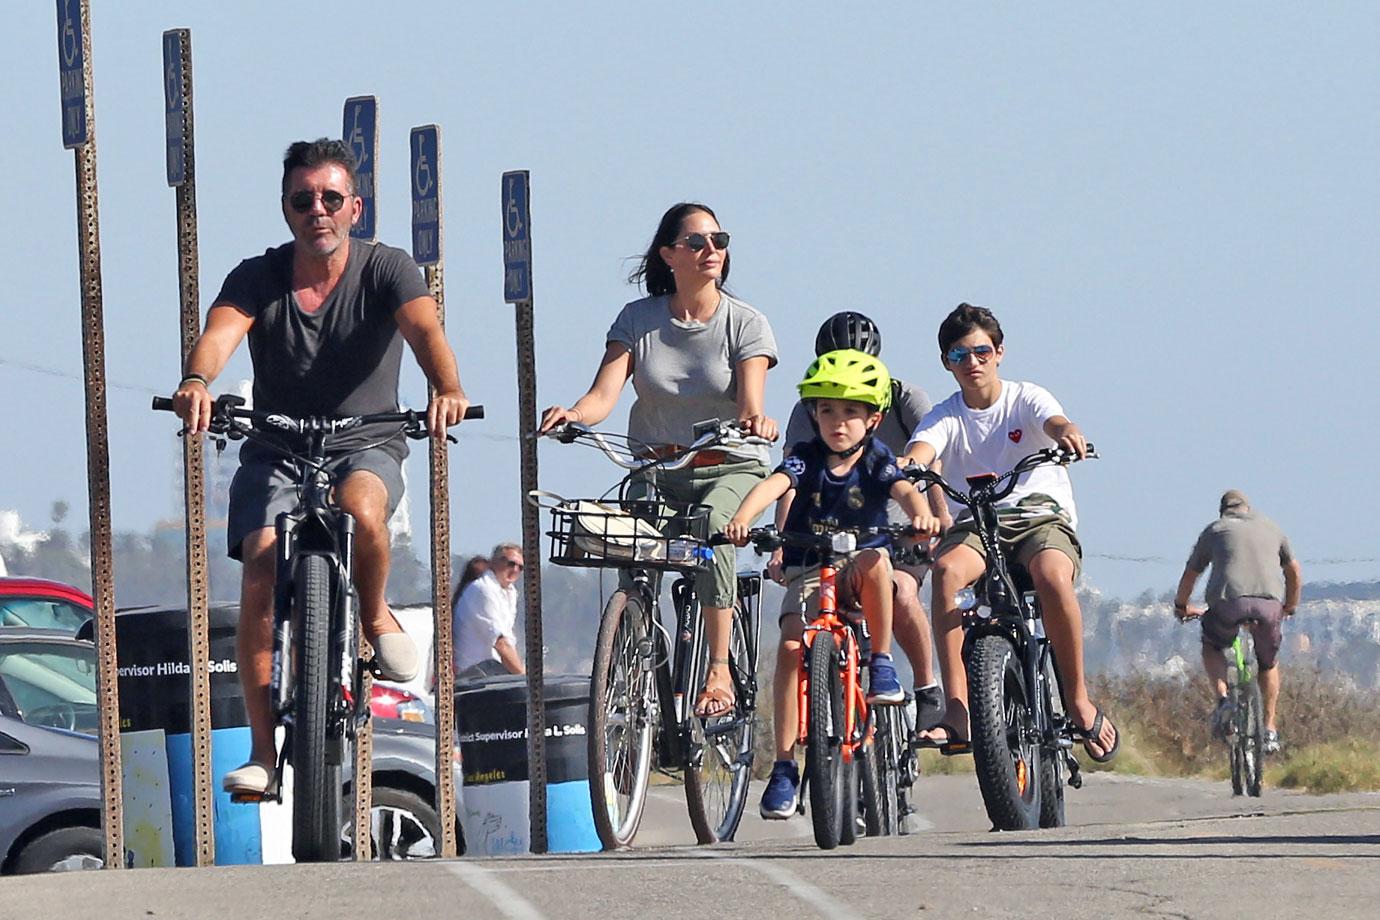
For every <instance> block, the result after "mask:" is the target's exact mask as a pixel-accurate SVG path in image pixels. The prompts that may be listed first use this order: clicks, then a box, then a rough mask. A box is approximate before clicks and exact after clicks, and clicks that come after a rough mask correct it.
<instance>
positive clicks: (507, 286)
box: [503, 169, 547, 853]
mask: <svg viewBox="0 0 1380 920" xmlns="http://www.w3.org/2000/svg"><path fill="white" fill-rule="evenodd" d="M528 179H529V176H528V172H527V170H525V169H522V170H516V171H513V172H505V173H504V174H503V299H504V300H505V301H507V302H508V303H511V304H513V306H514V307H515V308H516V309H515V312H514V316H515V323H516V326H517V360H518V443H519V444H521V445H522V470H521V473H522V498H521V504H522V554H523V556H524V557H526V559H527V568H526V569H524V573H525V575H526V577H527V581H526V583H525V585H524V588H525V593H526V596H527V773H528V777H529V782H530V785H529V790H528V796H529V798H528V808H529V816H530V820H531V827H530V831H529V834H530V837H531V840H532V852H533V853H545V852H546V848H547V846H546V688H545V678H544V675H543V670H544V667H545V665H544V663H543V655H542V641H543V639H542V626H541V530H540V523H541V522H540V520H539V517H538V509H537V507H536V506H535V505H533V504H532V503H531V502H529V501H527V494H528V493H529V492H531V491H532V490H533V489H535V488H536V487H537V440H536V431H537V355H536V344H535V341H534V339H535V335H534V327H533V322H532V232H531V231H532V226H531V225H532V208H531V204H532V199H531V194H530V192H531V186H530V184H529V181H528Z"/></svg>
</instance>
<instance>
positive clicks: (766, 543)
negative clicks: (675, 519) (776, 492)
mask: <svg viewBox="0 0 1380 920" xmlns="http://www.w3.org/2000/svg"><path fill="white" fill-rule="evenodd" d="M838 534H852V535H854V536H858V537H875V536H879V535H882V534H885V535H886V536H890V537H918V536H920V533H919V532H918V531H917V530H916V529H915V527H914V526H912V525H910V524H886V525H884V526H882V527H848V528H841V529H839V530H834V531H830V532H828V533H822V534H821V533H798V532H796V531H781V530H777V529H776V525H775V524H767V525H765V526H763V527H754V528H752V529H751V530H749V531H748V538H747V542H749V543H751V544H752V545H753V547H754V548H755V549H756V550H757V551H758V552H759V553H766V552H771V551H773V550H776V549H779V548H781V547H783V546H793V547H795V548H797V549H803V550H814V551H817V552H829V553H832V552H836V550H835V549H834V537H835V536H836V535H838ZM732 542H733V541H732V540H730V539H729V538H728V537H727V536H725V535H724V534H722V533H716V534H712V535H711V536H710V537H709V543H710V545H711V546H723V545H726V544H729V543H732Z"/></svg>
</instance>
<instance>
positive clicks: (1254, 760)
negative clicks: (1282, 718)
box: [1241, 678, 1265, 798]
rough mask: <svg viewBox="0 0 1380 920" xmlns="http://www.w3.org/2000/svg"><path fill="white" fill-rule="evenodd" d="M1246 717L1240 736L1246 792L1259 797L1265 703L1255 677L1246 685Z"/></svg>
mask: <svg viewBox="0 0 1380 920" xmlns="http://www.w3.org/2000/svg"><path fill="white" fill-rule="evenodd" d="M1245 697H1246V706H1245V709H1246V718H1245V723H1246V724H1245V725H1244V726H1243V728H1244V729H1245V731H1244V732H1243V733H1242V736H1241V745H1242V762H1243V766H1244V767H1245V770H1244V771H1243V772H1244V774H1245V780H1246V794H1247V795H1248V796H1251V797H1252V798H1260V792H1261V786H1262V785H1263V783H1264V778H1265V724H1264V719H1265V713H1264V709H1265V703H1264V701H1263V700H1262V699H1261V697H1260V681H1259V680H1256V679H1255V678H1252V679H1251V682H1250V683H1249V684H1247V686H1246V692H1245Z"/></svg>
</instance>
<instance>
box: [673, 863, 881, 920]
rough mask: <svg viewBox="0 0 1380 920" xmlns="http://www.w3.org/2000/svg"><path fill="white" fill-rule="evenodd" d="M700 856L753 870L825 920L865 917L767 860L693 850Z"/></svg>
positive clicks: (859, 919) (852, 919)
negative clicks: (826, 919) (827, 919)
mask: <svg viewBox="0 0 1380 920" xmlns="http://www.w3.org/2000/svg"><path fill="white" fill-rule="evenodd" d="M691 852H693V853H694V854H695V855H696V856H703V857H707V858H710V859H717V860H719V861H720V862H725V863H728V864H729V865H731V866H741V867H742V868H744V869H750V870H752V871H753V872H756V873H757V874H758V875H765V876H766V877H767V878H769V879H771V880H772V881H773V882H775V883H776V884H777V885H779V886H780V887H781V888H783V889H785V890H786V893H787V894H789V895H790V896H791V897H793V898H795V899H796V900H797V901H800V902H801V903H803V904H805V906H807V907H809V908H810V909H812V910H813V911H814V912H815V913H817V914H819V915H820V916H821V917H827V918H830V920H862V918H861V915H860V914H857V913H854V912H853V910H852V908H850V907H849V906H848V905H847V904H844V903H843V902H841V901H839V900H836V899H835V898H834V896H833V895H831V894H828V893H826V892H825V891H824V890H823V889H821V888H819V887H818V886H816V885H813V884H811V883H810V882H807V881H805V879H803V878H801V877H800V876H798V875H796V874H795V873H794V872H791V871H790V870H789V869H784V868H782V867H781V866H777V865H773V864H772V863H770V862H767V861H765V860H758V859H743V858H741V857H737V856H729V855H728V854H726V853H718V852H715V851H714V850H692V851H691Z"/></svg>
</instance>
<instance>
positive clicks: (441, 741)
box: [408, 125, 456, 858]
mask: <svg viewBox="0 0 1380 920" xmlns="http://www.w3.org/2000/svg"><path fill="white" fill-rule="evenodd" d="M408 140H409V143H408V146H409V148H410V149H411V151H412V157H411V170H410V173H411V175H412V258H414V259H415V260H416V261H417V264H418V265H421V266H423V270H424V272H425V273H426V286H427V289H428V290H429V291H430V292H431V296H432V297H433V298H435V300H436V316H437V319H439V320H440V321H441V328H443V329H444V328H445V325H446V288H445V276H444V266H443V264H442V259H441V244H442V220H441V128H440V126H438V125H422V126H420V127H417V128H413V129H412V133H411V135H410V137H409V139H408ZM434 392H435V391H434V390H431V389H430V388H428V395H434ZM430 444H431V604H432V610H433V615H434V619H433V629H432V637H433V642H432V648H433V654H434V655H435V658H434V660H433V665H434V668H435V671H434V673H435V674H436V813H437V814H438V815H439V816H440V818H441V854H440V855H441V856H443V857H447V858H449V857H453V856H455V851H456V841H455V767H454V753H453V752H454V750H455V680H454V676H455V675H454V664H453V662H454V660H455V659H454V652H453V648H454V636H452V635H451V618H450V574H451V573H450V480H449V476H448V469H449V464H448V456H449V455H448V453H447V450H446V441H445V439H444V438H441V439H432V441H431V442H430Z"/></svg>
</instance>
